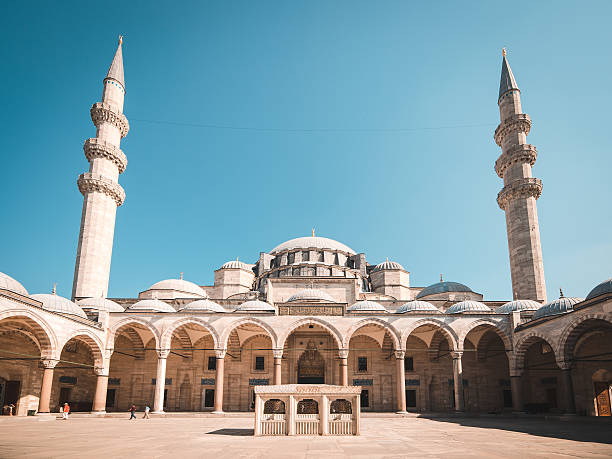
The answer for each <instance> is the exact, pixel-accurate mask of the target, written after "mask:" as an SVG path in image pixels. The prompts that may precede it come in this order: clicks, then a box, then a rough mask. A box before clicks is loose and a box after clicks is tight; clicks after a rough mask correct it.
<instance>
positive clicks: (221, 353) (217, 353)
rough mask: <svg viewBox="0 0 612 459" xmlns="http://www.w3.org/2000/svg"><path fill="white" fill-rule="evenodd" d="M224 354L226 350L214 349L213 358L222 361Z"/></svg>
mask: <svg viewBox="0 0 612 459" xmlns="http://www.w3.org/2000/svg"><path fill="white" fill-rule="evenodd" d="M226 352H227V349H215V357H217V358H218V359H224V358H225V353H226Z"/></svg>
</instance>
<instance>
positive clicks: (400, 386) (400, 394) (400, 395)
mask: <svg viewBox="0 0 612 459" xmlns="http://www.w3.org/2000/svg"><path fill="white" fill-rule="evenodd" d="M404 357H406V351H402V350H401V349H400V350H396V351H395V362H396V368H397V377H396V379H397V412H398V413H405V412H406V369H405V366H404V365H405V363H404Z"/></svg>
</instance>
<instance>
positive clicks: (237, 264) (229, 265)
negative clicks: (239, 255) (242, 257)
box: [219, 260, 253, 271]
mask: <svg viewBox="0 0 612 459" xmlns="http://www.w3.org/2000/svg"><path fill="white" fill-rule="evenodd" d="M219 269H244V270H247V271H253V269H252V268H251V265H247V264H246V263H243V262H241V261H239V260H231V261H228V262H226V263H223V265H222V266H221V268H219Z"/></svg>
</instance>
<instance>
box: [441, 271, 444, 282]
mask: <svg viewBox="0 0 612 459" xmlns="http://www.w3.org/2000/svg"><path fill="white" fill-rule="evenodd" d="M440 282H444V279H443V278H442V273H440Z"/></svg>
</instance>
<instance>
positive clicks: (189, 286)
mask: <svg viewBox="0 0 612 459" xmlns="http://www.w3.org/2000/svg"><path fill="white" fill-rule="evenodd" d="M149 290H175V291H179V292H184V293H187V294H193V295H195V296H198V297H202V298H207V297H208V295H207V294H206V291H205V290H204V289H203V288H201V287H200V286H199V285H197V284H194V283H193V282H189V281H186V280H184V279H165V280H162V281H159V282H156V283H155V284H153V285H151V286H150V287H149Z"/></svg>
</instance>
